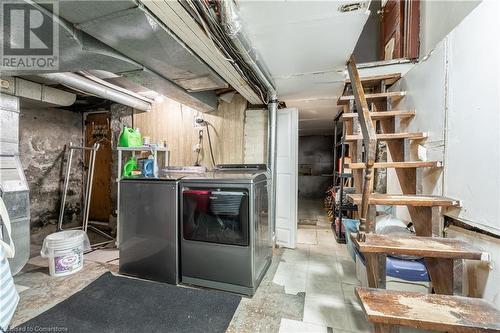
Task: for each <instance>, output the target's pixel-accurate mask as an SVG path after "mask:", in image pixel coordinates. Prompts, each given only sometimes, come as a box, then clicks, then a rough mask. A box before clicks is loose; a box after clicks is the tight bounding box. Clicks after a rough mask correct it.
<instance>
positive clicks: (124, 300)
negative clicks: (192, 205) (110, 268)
mask: <svg viewBox="0 0 500 333" xmlns="http://www.w3.org/2000/svg"><path fill="white" fill-rule="evenodd" d="M47 297H49V295H47ZM240 300H241V297H239V296H236V295H233V294H229V293H225V292H220V291H211V290H198V289H191V288H183V287H176V286H172V285H168V284H162V283H156V282H149V281H142V280H136V279H131V278H126V277H119V276H114V275H112V274H111V273H105V274H104V275H102V276H101V277H99V278H98V279H97V280H95V281H94V282H92V283H91V284H90V285H89V286H87V287H85V288H84V289H82V290H81V291H79V292H77V293H76V294H74V295H73V296H71V297H69V298H68V299H66V300H64V301H63V302H61V303H59V304H57V305H56V306H54V307H53V308H51V309H49V310H48V311H46V312H44V313H42V314H41V315H39V316H37V317H35V318H33V319H31V320H29V321H28V322H26V323H23V324H21V325H19V326H17V327H16V328H14V329H12V332H33V331H34V330H37V329H38V330H39V331H40V330H41V329H44V330H45V331H50V332H70V333H71V332H110V333H111V332H113V333H114V332H116V333H118V332H120V333H122V332H134V333H135V332H224V331H225V330H226V328H227V327H228V325H229V323H230V321H231V319H232V317H233V315H234V312H235V311H236V308H237V307H238V304H239V303H240Z"/></svg>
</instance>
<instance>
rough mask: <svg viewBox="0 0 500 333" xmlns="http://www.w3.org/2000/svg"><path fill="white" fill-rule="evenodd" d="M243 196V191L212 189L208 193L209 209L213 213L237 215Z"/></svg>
mask: <svg viewBox="0 0 500 333" xmlns="http://www.w3.org/2000/svg"><path fill="white" fill-rule="evenodd" d="M244 196H245V193H244V192H226V191H213V192H212V193H211V194H210V210H211V211H212V213H214V214H215V215H229V216H235V215H239V214H240V206H241V200H242V199H243V197H244Z"/></svg>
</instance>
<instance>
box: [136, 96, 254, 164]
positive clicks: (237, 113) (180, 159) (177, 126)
mask: <svg viewBox="0 0 500 333" xmlns="http://www.w3.org/2000/svg"><path fill="white" fill-rule="evenodd" d="M246 107H247V102H246V100H245V99H244V98H243V97H242V96H240V95H238V94H237V95H235V96H234V98H233V100H232V101H231V103H226V102H224V101H221V102H220V104H219V107H218V110H217V111H215V112H210V113H201V112H198V111H196V110H194V109H191V108H189V107H187V106H185V105H182V104H180V103H178V102H176V101H174V100H172V99H169V98H166V97H165V98H163V99H162V100H161V101H158V102H156V103H155V105H154V106H153V109H152V110H151V111H150V112H147V113H138V114H136V115H134V127H139V128H140V130H141V133H142V135H143V136H149V137H151V142H153V143H160V142H163V141H164V140H165V141H166V142H167V145H168V147H169V150H170V165H194V163H195V161H196V153H195V152H194V151H193V148H194V146H195V145H196V144H197V143H198V131H199V130H200V129H201V128H199V127H194V119H195V117H196V116H202V117H203V119H205V121H207V122H208V123H209V127H210V136H211V139H212V147H213V151H214V158H215V163H216V164H221V163H243V161H244V149H243V147H244V124H245V109H246ZM202 129H203V141H202V149H201V152H200V160H199V162H200V164H201V165H204V166H207V167H209V168H211V167H212V161H211V158H210V150H209V144H208V135H207V129H206V127H203V128H202Z"/></svg>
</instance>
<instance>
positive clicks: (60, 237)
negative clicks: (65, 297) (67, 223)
mask: <svg viewBox="0 0 500 333" xmlns="http://www.w3.org/2000/svg"><path fill="white" fill-rule="evenodd" d="M86 247H88V238H87V235H86V233H85V232H83V231H81V230H66V231H60V232H56V233H53V234H50V235H48V236H47V237H46V238H45V239H44V241H43V247H42V251H41V255H42V257H46V258H48V259H49V273H50V275H51V276H65V275H70V274H73V273H76V272H78V271H79V270H81V269H82V267H83V252H84V251H85V250H86Z"/></svg>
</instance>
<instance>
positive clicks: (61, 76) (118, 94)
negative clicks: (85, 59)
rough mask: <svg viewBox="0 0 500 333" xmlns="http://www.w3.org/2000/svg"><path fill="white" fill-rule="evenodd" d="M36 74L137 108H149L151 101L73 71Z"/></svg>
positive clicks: (144, 109)
mask: <svg viewBox="0 0 500 333" xmlns="http://www.w3.org/2000/svg"><path fill="white" fill-rule="evenodd" d="M38 76H39V77H41V78H44V79H48V80H50V81H54V82H57V83H59V84H62V85H64V86H66V87H68V88H71V89H75V90H77V91H82V92H84V93H87V94H90V95H94V96H97V97H101V98H104V99H109V100H111V101H113V102H116V103H120V104H123V105H127V106H130V107H132V108H134V109H137V110H141V111H150V110H151V104H152V101H150V100H148V99H146V98H139V97H138V96H132V95H131V94H128V93H126V92H124V91H123V89H121V88H119V87H116V88H113V87H112V85H111V84H106V85H104V84H101V83H98V82H96V81H95V80H91V79H89V78H86V77H83V76H80V75H78V74H75V73H51V74H40V75H38Z"/></svg>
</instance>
